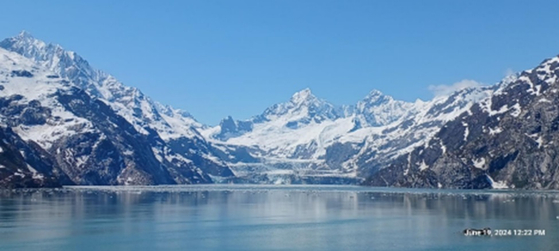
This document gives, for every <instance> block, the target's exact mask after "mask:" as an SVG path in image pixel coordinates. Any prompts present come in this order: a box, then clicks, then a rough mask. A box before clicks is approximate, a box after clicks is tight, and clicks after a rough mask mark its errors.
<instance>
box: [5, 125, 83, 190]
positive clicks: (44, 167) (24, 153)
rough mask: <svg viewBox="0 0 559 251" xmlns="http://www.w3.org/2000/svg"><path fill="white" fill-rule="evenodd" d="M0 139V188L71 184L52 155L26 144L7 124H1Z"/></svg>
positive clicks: (35, 146)
mask: <svg viewBox="0 0 559 251" xmlns="http://www.w3.org/2000/svg"><path fill="white" fill-rule="evenodd" d="M0 139H1V140H0V149H1V151H0V188H38V187H60V186H61V185H63V184H64V185H69V184H73V183H72V181H71V180H70V179H69V178H68V176H67V175H66V174H65V173H64V172H62V171H61V169H60V168H59V167H58V165H57V164H56V162H55V161H54V159H53V157H52V156H50V155H49V154H48V153H47V152H45V151H43V150H42V149H41V148H40V147H39V146H37V145H36V144H28V143H27V142H25V141H23V140H22V139H21V138H20V137H19V136H18V135H17V134H15V133H14V132H13V131H12V130H11V129H10V128H4V127H0ZM29 167H31V168H32V170H34V172H32V171H31V170H30V169H29Z"/></svg>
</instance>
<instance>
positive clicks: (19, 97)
mask: <svg viewBox="0 0 559 251" xmlns="http://www.w3.org/2000/svg"><path fill="white" fill-rule="evenodd" d="M2 48H3V49H2ZM558 62H559V59H558V58H553V59H550V60H547V61H545V62H544V63H542V65H540V66H538V67H537V68H535V69H533V70H529V71H525V72H523V73H521V74H519V75H514V76H509V77H507V78H505V79H504V80H503V81H502V82H500V83H498V84H496V85H494V86H482V87H474V88H465V89H461V90H458V91H456V92H454V93H452V94H450V95H447V96H438V97H435V98H433V99H432V100H429V101H422V100H417V101H415V102H405V101H399V100H395V99H394V98H392V97H390V96H388V95H384V94H382V93H381V92H380V91H377V90H373V91H371V92H370V93H369V94H368V95H366V96H365V97H364V98H363V99H362V100H360V101H359V102H357V103H356V104H353V105H345V106H336V105H333V104H331V103H329V102H327V101H325V100H323V99H321V98H318V97H316V96H315V95H314V94H313V93H312V92H311V90H310V89H304V90H301V91H299V92H297V93H295V94H293V96H292V97H291V98H290V99H289V100H287V101H286V102H284V103H279V104H276V105H273V106H271V107H269V108H267V109H265V110H264V111H263V112H262V114H260V115H256V116H254V117H252V118H250V119H247V120H235V119H233V118H232V117H227V118H225V119H223V120H222V121H221V123H220V124H219V125H218V126H214V127H210V126H206V125H203V124H201V123H199V122H197V121H196V120H195V119H194V118H193V117H192V116H190V114H188V113H187V112H184V111H180V110H177V109H173V108H171V107H169V106H165V105H162V104H160V103H158V102H156V101H154V100H151V99H150V98H149V97H147V96H145V95H144V94H143V93H142V92H141V91H139V90H138V89H136V88H133V87H128V86H125V85H123V84H122V83H120V82H118V81H117V80H116V79H115V78H114V77H112V76H111V75H109V74H107V73H104V72H102V71H99V70H97V69H95V68H93V67H91V66H90V65H89V63H88V62H87V61H86V60H85V59H83V58H81V57H80V56H79V55H78V54H76V53H75V52H71V51H66V50H64V49H63V48H62V47H61V46H59V45H55V44H47V43H45V42H42V41H40V40H38V39H36V38H34V37H33V36H31V35H30V34H29V33H26V32H22V33H21V34H19V35H18V36H16V37H13V38H8V39H5V40H3V41H1V42H0V81H1V82H0V137H1V138H2V139H3V140H2V142H1V143H0V186H4V187H6V186H7V187H26V186H56V185H59V184H125V185H126V184H175V183H179V184H189V183H208V182H236V183H330V184H332V183H353V184H355V183H359V182H361V181H363V180H364V179H365V178H368V179H367V181H366V184H373V185H394V186H428V187H429V186H431V187H433V186H443V187H460V188H467V187H479V188H481V187H490V186H493V187H498V186H499V185H503V186H505V185H508V186H512V185H516V186H517V187H519V186H522V187H535V188H557V187H558V185H557V184H558V183H553V180H554V179H555V178H554V177H555V176H553V175H550V174H549V173H547V172H545V171H542V170H540V171H538V170H536V169H537V168H535V167H534V163H536V162H541V163H548V164H549V165H547V164H546V165H547V166H548V169H550V168H551V165H554V163H555V159H556V156H555V155H554V152H553V151H554V150H553V149H556V148H553V147H550V146H554V144H555V143H554V142H559V140H554V138H555V134H556V133H555V131H557V130H556V129H557V128H556V127H558V126H556V125H555V124H557V123H556V122H557V121H556V120H558V119H556V117H557V116H556V115H555V110H554V109H552V108H553V106H552V107H551V108H550V106H549V104H556V103H558V102H559V101H556V99H557V95H556V88H554V86H555V85H557V75H558V72H559V70H557V69H558V68H559V67H558V66H559V63H558ZM534 120H535V121H534ZM538 128H539V129H538ZM504 130H507V131H510V132H511V134H507V135H505V134H503V133H502V132H503V131H504ZM543 131H545V133H544V132H543ZM526 132H529V133H526ZM488 140H489V141H488ZM534 142H535V143H536V144H537V147H533V145H534V144H532V143H534ZM500 145H503V146H504V147H501V148H499V149H496V148H495V149H492V150H491V149H490V147H491V146H493V147H496V146H500ZM519 146H520V147H519ZM524 146H526V147H524ZM515 149H517V150H515ZM517 156H524V157H525V158H527V159H530V160H533V163H532V164H530V163H526V161H520V160H518V158H517ZM526 166H527V167H526ZM511 168H512V169H511ZM515 170H516V171H515ZM518 170H520V171H518ZM519 172H520V173H519ZM538 172H540V173H538ZM533 174H535V176H533V177H536V178H534V182H535V183H529V184H530V185H526V184H524V183H522V182H520V180H523V179H528V178H529V176H530V175H533ZM555 180H556V179H555ZM519 182H520V183H519ZM521 183H522V184H521ZM527 184H528V183H527ZM537 184H539V185H537Z"/></svg>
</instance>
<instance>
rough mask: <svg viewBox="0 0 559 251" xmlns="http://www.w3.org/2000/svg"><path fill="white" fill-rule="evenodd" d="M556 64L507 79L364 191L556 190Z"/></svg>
mask: <svg viewBox="0 0 559 251" xmlns="http://www.w3.org/2000/svg"><path fill="white" fill-rule="evenodd" d="M558 80H559V57H554V58H551V59H547V60H545V61H544V62H542V63H541V64H540V65H539V66H537V67H536V68H534V69H532V70H527V71H524V72H522V73H520V74H519V75H518V76H514V77H511V78H508V79H506V80H505V81H503V82H502V83H501V84H499V85H497V86H496V87H495V88H496V90H495V91H494V92H493V93H492V95H491V96H489V97H487V98H484V99H482V100H481V101H480V102H478V103H476V104H474V105H473V106H471V107H470V108H469V109H468V110H467V112H465V113H462V114H461V115H460V116H458V117H456V118H454V119H453V120H450V121H448V122H447V123H445V124H444V125H443V126H442V128H441V129H440V130H439V131H438V132H437V133H436V134H435V136H434V137H432V138H431V139H430V140H429V141H427V142H426V143H425V144H424V145H422V146H420V147H418V148H416V149H414V150H413V151H412V152H410V153H408V154H406V155H404V156H402V157H400V158H398V159H397V160H395V161H394V162H392V163H391V164H390V165H389V167H387V168H385V169H382V170H381V171H379V172H376V173H375V174H374V175H373V176H372V177H371V178H370V179H369V180H368V181H367V184H371V185H379V186H406V187H447V188H448V187H450V188H528V189H559V176H558V172H557V167H558V166H559V161H558V158H557V157H558V154H557V149H558V147H559V146H558V142H559V133H558V132H559V109H558V107H559V81H558Z"/></svg>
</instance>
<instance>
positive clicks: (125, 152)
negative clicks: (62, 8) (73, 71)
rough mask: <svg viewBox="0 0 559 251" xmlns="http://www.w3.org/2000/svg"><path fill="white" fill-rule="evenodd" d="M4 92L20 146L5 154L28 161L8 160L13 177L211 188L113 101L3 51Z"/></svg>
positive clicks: (14, 143)
mask: <svg viewBox="0 0 559 251" xmlns="http://www.w3.org/2000/svg"><path fill="white" fill-rule="evenodd" d="M0 85H1V87H0V117H1V118H2V120H1V122H2V124H3V125H4V126H5V128H6V129H5V135H7V136H6V139H8V138H12V139H13V140H11V141H9V140H6V141H5V142H4V144H6V145H5V146H4V147H7V148H6V149H19V151H20V155H21V156H18V155H17V154H15V155H14V154H12V155H10V157H9V158H6V161H10V162H12V165H11V166H12V167H11V168H10V170H11V171H10V172H11V173H12V174H11V176H12V177H13V176H14V175H16V174H18V173H20V174H21V173H23V175H25V176H28V173H25V171H26V170H25V169H28V172H31V173H33V174H35V176H43V177H46V178H50V177H52V176H54V178H55V179H58V180H59V181H60V182H61V183H62V184H72V183H74V184H111V185H116V184H175V183H207V182H211V178H210V177H209V176H208V175H207V174H205V173H204V172H202V171H201V170H200V169H198V168H197V167H195V166H194V165H193V164H192V161H188V160H182V162H179V163H177V162H173V161H174V159H166V158H162V157H161V156H158V155H157V154H156V152H157V151H156V150H154V147H152V146H159V147H160V148H161V149H166V148H168V147H166V145H165V142H164V141H163V140H161V139H160V138H159V136H158V135H157V134H156V133H153V132H152V133H148V134H147V135H145V134H142V133H140V132H138V131H137V130H136V128H135V127H134V126H133V125H132V124H130V123H129V122H128V121H127V120H126V119H125V118H124V117H122V116H120V115H118V114H117V113H116V112H115V111H114V110H113V109H111V107H110V106H109V105H107V104H106V103H105V102H107V101H106V100H100V99H96V98H93V97H91V96H90V95H89V94H88V93H87V92H86V91H84V90H82V89H80V88H78V87H77V86H76V85H74V84H73V83H72V82H70V81H68V80H67V79H65V78H62V77H60V76H59V75H57V74H55V73H53V72H52V71H50V70H48V69H45V68H44V67H42V66H41V65H38V64H36V63H35V62H33V61H31V60H29V59H27V58H24V57H22V56H21V55H18V54H16V53H13V52H8V51H6V50H4V49H0ZM13 134H15V135H13ZM10 142H11V143H10ZM23 142H25V143H23ZM25 149H29V150H27V151H25ZM28 153H30V154H31V155H30V154H28ZM175 155H176V154H175V153H173V152H171V151H169V152H168V153H167V156H175ZM32 156H35V158H31V157H32ZM14 168H16V169H14ZM14 170H17V172H15V173H14ZM20 170H21V171H20ZM7 173H9V172H7ZM2 176H3V178H4V179H6V177H7V178H9V176H10V175H2ZM20 176H21V175H20ZM45 180H48V179H45ZM9 183H13V182H6V184H9Z"/></svg>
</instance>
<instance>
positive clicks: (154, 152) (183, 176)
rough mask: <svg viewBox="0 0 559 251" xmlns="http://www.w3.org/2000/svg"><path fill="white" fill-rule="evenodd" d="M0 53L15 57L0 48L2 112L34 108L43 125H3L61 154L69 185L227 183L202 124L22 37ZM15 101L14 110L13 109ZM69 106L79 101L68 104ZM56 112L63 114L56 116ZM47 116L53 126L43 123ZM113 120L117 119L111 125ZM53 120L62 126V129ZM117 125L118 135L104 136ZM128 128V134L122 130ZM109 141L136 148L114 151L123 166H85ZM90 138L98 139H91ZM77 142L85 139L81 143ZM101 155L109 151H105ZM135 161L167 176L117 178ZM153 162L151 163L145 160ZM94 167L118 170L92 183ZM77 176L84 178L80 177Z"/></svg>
mask: <svg viewBox="0 0 559 251" xmlns="http://www.w3.org/2000/svg"><path fill="white" fill-rule="evenodd" d="M0 47H2V48H5V49H6V50H9V51H12V52H8V51H6V50H4V49H2V57H3V58H2V62H1V63H2V64H3V66H4V68H3V71H4V72H5V76H6V78H5V79H4V80H3V86H4V87H3V90H1V91H0V95H1V96H2V97H6V99H7V101H6V102H5V103H4V104H3V107H2V109H3V110H4V111H6V110H8V112H13V111H9V109H6V107H8V108H10V107H12V106H16V107H19V106H18V105H20V104H19V103H21V102H23V103H24V105H23V107H24V108H18V109H23V110H24V111H28V110H29V109H30V108H25V107H26V106H30V107H34V109H39V110H40V112H39V114H42V115H40V116H42V117H44V119H43V120H44V121H43V120H41V121H40V122H37V123H38V125H35V124H33V125H34V127H32V128H27V127H25V126H29V125H26V124H22V123H21V122H19V121H14V120H13V116H17V110H16V111H15V114H11V113H10V114H8V115H6V116H7V117H6V121H7V123H8V124H7V126H8V127H10V128H13V129H14V131H15V132H17V133H18V135H19V136H21V137H22V138H23V139H25V140H27V141H32V142H35V143H37V144H39V145H40V146H41V147H42V148H43V149H44V150H46V151H47V152H51V154H53V155H54V156H56V158H64V157H61V156H64V155H66V158H67V160H66V161H62V160H60V161H59V164H60V167H61V168H62V169H64V171H65V173H66V174H68V176H70V178H71V179H72V182H74V183H78V184H162V183H199V182H212V179H211V178H210V176H208V175H211V176H215V177H217V179H219V178H221V177H230V176H232V173H231V171H230V170H229V168H228V167H227V166H226V164H225V163H224V162H222V161H221V160H219V158H217V157H215V156H214V155H213V149H212V147H211V146H210V145H209V144H208V143H207V142H206V141H205V139H204V138H203V137H202V136H201V135H200V133H199V132H198V131H197V130H196V127H201V126H202V125H201V124H199V123H198V122H196V121H195V120H194V119H193V118H192V117H191V116H189V115H188V114H187V113H185V112H182V111H179V110H175V109H172V108H170V107H168V106H163V105H161V104H159V103H157V102H154V101H152V100H151V99H149V98H148V97H146V96H145V95H143V94H142V93H141V92H140V91H139V90H137V89H135V88H131V87H127V86H124V85H122V84H121V83H120V82H118V81H117V80H116V79H115V78H114V77H112V76H110V75H108V74H106V73H104V72H102V71H99V70H95V69H93V68H92V67H91V66H90V65H89V64H88V62H87V61H85V60H84V59H82V58H81V57H80V56H79V55H77V54H76V53H74V52H71V51H65V50H64V49H62V47H60V46H58V45H53V44H46V43H44V42H42V41H40V40H37V39H35V38H33V37H32V36H31V35H30V34H28V33H26V32H22V33H21V34H19V35H18V36H16V37H13V38H9V39H6V40H4V41H2V42H0ZM38 73H41V74H38ZM29 95H31V96H29ZM20 96H21V98H20ZM28 96H29V97H28ZM14 98H15V99H16V100H17V102H19V103H14V102H15V101H13V100H12V99H14ZM74 99H78V100H79V101H76V102H77V103H72V102H74V101H75V100H74ZM65 102H69V103H65ZM79 103H85V104H84V105H85V107H88V111H84V110H82V109H85V107H81V108H79V109H78V105H77V104H79ZM93 103H95V104H93ZM25 104H26V105H25ZM89 106H92V107H89ZM75 109H76V110H75ZM54 111H56V112H59V113H61V114H54V115H53V114H52V112H54ZM95 111H98V112H95ZM21 115H22V116H23V115H25V114H21ZM34 116H35V115H34ZM37 116H39V115H37ZM103 116H105V117H103ZM51 117H52V119H54V120H55V121H56V123H47V122H49V121H50V120H49V119H50V118H51ZM113 117H115V118H114V120H113V121H111V120H110V119H111V118H113ZM58 120H61V121H62V122H60V123H59V121H58ZM99 120H105V121H106V122H109V124H107V127H106V128H103V127H99V128H97V130H95V128H96V127H97V126H98V125H100V124H104V121H99ZM115 124H116V125H117V126H116V127H114V126H113V127H114V129H115V130H113V131H110V132H106V131H104V130H109V129H110V128H111V125H115ZM127 124H129V125H130V128H127V126H126V125H127ZM121 133H124V135H122V134H121ZM110 134H115V135H114V136H115V137H116V138H115V139H114V140H117V141H119V143H123V142H125V141H126V140H127V137H128V136H129V135H132V137H131V138H130V140H132V141H134V142H129V143H130V144H131V145H132V146H130V147H128V148H127V149H119V152H120V154H122V155H121V156H118V160H119V161H120V162H119V161H116V162H114V163H105V162H103V160H102V159H96V160H95V162H88V161H87V160H88V159H91V160H93V158H89V157H88V156H87V154H91V153H90V151H91V150H95V146H97V144H96V143H100V142H102V141H103V140H104V139H105V138H107V137H108V136H109V135H110ZM92 135H96V136H95V137H93V138H90V136H92ZM97 136H98V137H97ZM80 137H82V138H81V139H79V138H80ZM69 138H71V139H74V138H76V140H77V141H76V142H75V143H76V144H78V145H82V146H81V147H85V146H84V145H88V147H86V148H93V149H88V150H86V152H85V153H82V154H83V156H81V157H80V156H77V155H76V153H75V152H77V150H76V149H73V148H75V147H77V146H74V145H67V143H68V142H70V141H72V140H69ZM94 138H95V139H94ZM109 138H110V137H109ZM80 140H81V141H80ZM61 141H64V144H62V146H63V147H61V148H59V149H55V145H56V144H59V143H61ZM83 141H85V142H83ZM109 141H110V140H109ZM113 143H114V142H113ZM102 148H103V149H105V150H106V149H110V147H109V146H103V147H102ZM61 149H62V150H64V152H63V153H60V152H59V151H62V150H61ZM82 150H83V149H82ZM106 154H109V153H106ZM110 154H115V151H110ZM137 154H141V155H143V156H138V157H139V158H138V159H136V160H134V161H132V162H134V165H139V166H142V165H149V167H146V168H147V169H153V170H156V169H157V170H158V171H157V172H159V169H161V170H163V171H162V172H163V173H165V172H167V173H168V174H153V172H152V173H151V174H150V177H149V178H138V177H139V176H138V175H131V176H132V178H130V179H128V178H123V177H124V176H127V175H124V176H123V175H122V174H123V173H119V172H120V171H123V170H126V168H125V166H127V165H128V164H127V163H125V162H126V159H127V158H126V157H125V156H126V155H131V156H135V155H137ZM117 155H118V154H117ZM115 157H116V155H115ZM151 157H153V159H149V158H151ZM146 158H148V159H146ZM123 160H124V162H122V161H123ZM137 161H141V162H143V163H137ZM74 162H75V163H74ZM65 165H66V168H65ZM91 165H94V166H99V167H98V168H101V169H107V168H111V169H115V170H111V171H110V172H109V171H107V170H105V171H107V172H109V174H107V173H105V174H103V176H106V177H103V178H99V177H96V178H91V179H90V178H89V177H90V176H99V175H100V174H99V173H100V172H101V171H99V170H96V169H95V168H92V167H91ZM115 165H116V166H118V167H116V166H115ZM123 166H124V169H123ZM154 168H155V169H154ZM153 170H152V171H153ZM82 173H87V175H86V174H83V175H85V176H82ZM148 173H149V172H148ZM140 176H141V175H140ZM134 177H136V178H134Z"/></svg>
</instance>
